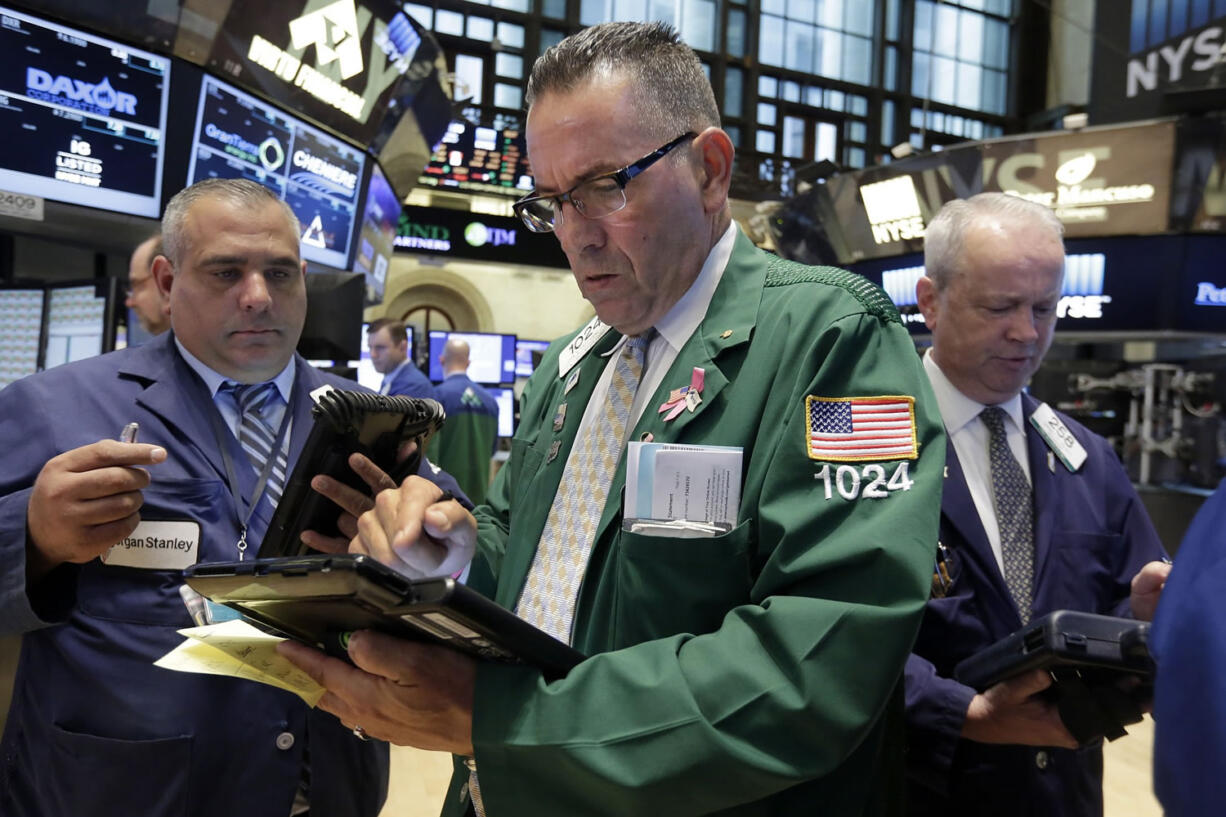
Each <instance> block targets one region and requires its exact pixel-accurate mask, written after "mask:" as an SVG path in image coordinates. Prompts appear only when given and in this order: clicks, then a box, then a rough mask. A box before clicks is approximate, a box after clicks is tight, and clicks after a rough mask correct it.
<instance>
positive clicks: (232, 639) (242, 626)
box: [153, 619, 324, 706]
mask: <svg viewBox="0 0 1226 817" xmlns="http://www.w3.org/2000/svg"><path fill="white" fill-rule="evenodd" d="M179 635H185V636H187V640H186V641H184V642H183V643H182V644H180V645H179V646H177V647H175V648H174V649H173V650H171V651H170V652H168V653H166V654H165V655H163V656H162V657H161V658H159V659H158V660H157V661H154V662H153V663H154V665H155V666H159V667H162V668H163V669H169V670H176V671H178V672H200V673H204V674H206V675H229V676H231V677H234V678H243V679H245V680H248V681H259V682H260V683H261V684H269V685H271V686H275V687H277V688H279V689H284V690H288V691H289V692H292V693H294V694H295V695H297V696H298V697H299V698H301V699H302V700H304V701H306V702H307V705H308V706H315V704H317V703H319V699H320V698H321V697H323V694H324V688H323V687H321V686H320V685H319V684H317V683H315V682H314V681H313V680H312V679H311V677H310V676H309V675H307V674H306V673H305V672H303V671H302V670H300V669H298V668H297V667H296V666H294V665H293V664H291V663H290V662H289V661H287V660H285V659H284V658H282V657H281V656H280V655H279V654H278V653H277V644H278V643H279V642H281V641H284V640H285V639H284V638H279V637H277V636H275V635H269V634H268V633H265V632H262V631H260V630H258V629H256V628H255V627H253V626H251V625H250V624H248V623H247V622H245V621H242V620H239V619H233V620H231V621H223V622H222V623H220V624H209V625H207V626H204V627H190V628H188V629H186V630H179Z"/></svg>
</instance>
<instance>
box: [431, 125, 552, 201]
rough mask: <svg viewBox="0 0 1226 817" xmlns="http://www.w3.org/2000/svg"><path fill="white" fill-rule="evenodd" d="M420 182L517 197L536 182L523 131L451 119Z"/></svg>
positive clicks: (530, 188) (441, 186)
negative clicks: (482, 126) (530, 165)
mask: <svg viewBox="0 0 1226 817" xmlns="http://www.w3.org/2000/svg"><path fill="white" fill-rule="evenodd" d="M419 183H420V184H423V185H427V186H430V187H438V188H452V189H455V190H466V191H471V192H479V193H481V192H483V193H501V194H503V195H509V196H515V197H516V198H519V197H520V196H524V195H527V194H528V193H529V192H531V190H532V185H533V182H532V171H531V169H530V168H529V167H528V152H527V148H526V146H525V143H524V136H523V133H522V132H520V131H518V130H502V131H498V130H494V129H493V128H481V127H476V126H474V125H470V124H467V123H464V122H452V123H451V124H450V125H448V126H447V133H446V135H444V136H443V141H442V142H440V143H439V145H438V147H437V148H435V149H434V153H433V154H432V155H431V156H430V162H429V164H427V165H426V167H425V169H424V170H423V171H422V174H421V178H420V179H419Z"/></svg>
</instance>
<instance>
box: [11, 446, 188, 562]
mask: <svg viewBox="0 0 1226 817" xmlns="http://www.w3.org/2000/svg"><path fill="white" fill-rule="evenodd" d="M165 459H166V449H164V448H162V447H160V446H156V445H147V444H144V443H122V442H117V441H115V440H100V441H98V442H96V443H92V444H90V445H84V446H81V447H80V448H74V449H72V450H71V451H65V452H64V453H63V454H60V455H58V456H56V457H52V458H51V459H49V460H47V464H46V465H44V466H43V468H42V470H41V471H39V472H38V477H37V478H36V479H35V480H34V489H33V491H31V493H30V503H29V505H28V506H27V508H26V537H27V544H26V564H27V568H26V578H27V581H30V582H37V581H38V580H39V579H41V578H42V577H43V576H44V575H46V574H47V573H48V572H49V571H51V570H52V569H53V568H55V567H57V566H58V565H60V564H62V563H64V562H74V563H77V564H80V563H84V562H88V561H89V560H90V559H93V558H95V557H97V556H100V555H101V554H103V553H105V552H106V550H107V548H109V547H111V545H114V544H115V543H116V542H118V541H120V540H121V539H123V538H124V537H125V536H127V535H129V534H130V533H132V531H134V530H136V526H137V525H138V524H139V523H140V514H139V510H140V506H141V504H142V503H143V501H144V500H143V498H142V497H141V493H140V492H141V491H142V490H144V489H145V488H146V487H148V485H149V473H148V472H147V471H145V470H144V469H143V468H137V467H135V466H139V465H155V464H157V463H159V462H162V461H163V460H165Z"/></svg>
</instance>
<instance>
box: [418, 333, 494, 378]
mask: <svg viewBox="0 0 1226 817" xmlns="http://www.w3.org/2000/svg"><path fill="white" fill-rule="evenodd" d="M452 337H456V338H463V339H464V340H466V341H468V361H469V365H468V376H469V377H470V378H472V379H473V381H474V382H476V383H482V384H487V385H497V384H499V383H514V382H515V336H514V335H498V334H492V333H486V332H439V331H437V330H436V331H432V332H431V333H430V379H431V380H432V381H434V382H435V383H441V382H443V364H442V363H441V362H440V361H439V357H440V356H441V355H442V354H443V347H444V346H446V345H447V340H448V339H449V338H452Z"/></svg>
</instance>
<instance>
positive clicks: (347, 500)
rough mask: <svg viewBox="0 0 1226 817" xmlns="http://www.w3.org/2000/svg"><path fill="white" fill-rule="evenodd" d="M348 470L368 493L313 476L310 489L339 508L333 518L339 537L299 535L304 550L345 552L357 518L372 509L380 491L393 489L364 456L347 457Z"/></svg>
mask: <svg viewBox="0 0 1226 817" xmlns="http://www.w3.org/2000/svg"><path fill="white" fill-rule="evenodd" d="M349 467H350V468H352V469H353V472H354V473H355V474H357V475H358V476H359V477H361V478H362V481H363V482H365V483H366V485H367V487H369V488H370V492H369V493H366V492H363V491H359V490H357V489H356V488H350V487H349V486H348V485H345V484H344V483H342V482H337V481H336V480H334V479H332V477H329V476H327V475H326V474H317V475H316V476H315V477H314V478H313V479H312V480H311V488H312V489H314V490H315V492H316V493H319V494H322V495H323V496H326V497H327V498H328V499H330V500H332V501H333V502H335V503H336V504H337V505H338V506H340V509H341V513H340V515H339V516H338V517H337V520H336V526H337V528H338V529H339V530H340V532H341V535H340V536H324V535H323V534H322V533H319V532H317V531H313V530H307V531H303V532H302V541H303V543H305V544H306V545H307V547H312V548H314V549H315V550H322V551H323V552H325V553H344V552H346V551H347V550H348V549H349V543H350V541H351V540H352V539H353V538H354V537H356V536H357V535H358V517H359V516H361V515H362V514H364V513H366V512H367V511H369V510H370V509H371V508H373V507H375V500H374V499H373V497H374V496H376V495H377V494H378V493H379V492H380V491H386V490H388V489H391V488H395V487H396V482H395V480H393V479H392V478H391V477H390V476H388V475H387V473H386V472H385V471H384V470H383V469H382V468H380V467H379V466H377V465H375V464H374V463H373V462H371V460H370V459H369V458H368V457H366V456H365V455H364V454H350V455H349Z"/></svg>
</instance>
